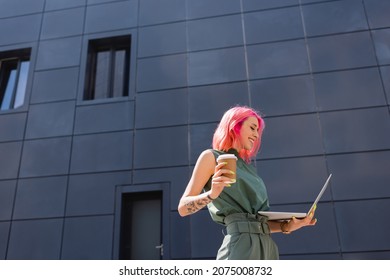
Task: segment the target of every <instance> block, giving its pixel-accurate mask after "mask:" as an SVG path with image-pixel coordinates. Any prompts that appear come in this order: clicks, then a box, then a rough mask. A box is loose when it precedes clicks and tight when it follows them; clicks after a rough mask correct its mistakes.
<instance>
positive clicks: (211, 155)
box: [199, 149, 226, 161]
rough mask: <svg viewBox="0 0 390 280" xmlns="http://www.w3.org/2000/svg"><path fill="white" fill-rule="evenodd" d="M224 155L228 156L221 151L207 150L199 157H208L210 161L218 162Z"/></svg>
mask: <svg viewBox="0 0 390 280" xmlns="http://www.w3.org/2000/svg"><path fill="white" fill-rule="evenodd" d="M223 154H226V152H224V151H219V150H215V149H207V150H204V151H203V152H202V153H201V154H200V156H199V157H202V158H203V157H206V158H208V159H213V160H214V161H216V160H217V157H218V156H220V155H223Z"/></svg>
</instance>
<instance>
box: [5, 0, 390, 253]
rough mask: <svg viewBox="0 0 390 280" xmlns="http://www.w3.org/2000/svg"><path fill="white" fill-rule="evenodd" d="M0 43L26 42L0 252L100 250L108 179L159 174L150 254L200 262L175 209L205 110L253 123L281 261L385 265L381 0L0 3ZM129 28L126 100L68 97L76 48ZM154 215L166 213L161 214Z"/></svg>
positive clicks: (107, 219)
mask: <svg viewBox="0 0 390 280" xmlns="http://www.w3.org/2000/svg"><path fill="white" fill-rule="evenodd" d="M1 6H2V7H1V9H0V51H6V50H10V49H18V48H24V47H31V48H32V57H31V59H32V60H31V62H32V64H31V69H30V70H31V71H30V78H29V83H28V86H27V95H26V100H25V105H24V106H23V107H22V108H19V109H16V110H11V111H2V112H0V131H1V133H0V159H1V160H0V258H1V259H111V258H115V254H114V252H116V251H117V250H118V248H116V246H117V242H115V236H116V235H117V232H116V230H117V228H118V227H117V226H116V225H115V221H116V219H117V217H118V211H117V209H118V201H117V200H115V197H116V194H115V192H116V188H117V187H116V186H118V185H126V186H130V188H131V186H134V187H135V188H137V189H140V186H141V187H142V186H143V185H148V184H154V183H159V182H164V183H168V185H169V190H170V191H169V194H168V197H169V199H166V200H165V202H164V203H165V208H168V209H170V210H169V215H168V217H169V219H168V220H169V221H168V222H165V224H164V227H165V228H166V229H167V230H166V231H165V235H166V236H164V238H165V239H168V240H169V248H167V250H166V252H168V253H167V254H168V255H166V256H165V257H166V258H170V259H183V258H186V259H187V258H195V259H196V258H210V259H212V258H214V257H215V254H216V250H217V248H218V247H219V244H220V242H221V240H222V238H223V235H222V233H221V228H220V227H219V226H217V225H215V224H213V223H212V222H211V221H210V218H209V214H208V213H207V211H201V212H200V213H198V214H196V215H193V216H191V217H187V218H180V217H179V215H178V214H177V210H176V207H177V203H178V200H179V198H180V196H181V194H182V192H183V190H184V188H185V186H186V183H187V181H188V178H189V175H190V172H191V170H192V167H193V165H194V164H195V161H196V158H197V156H198V154H199V153H200V152H201V151H202V150H203V149H206V148H209V147H210V141H211V137H212V133H213V130H214V129H215V126H216V124H217V122H218V120H219V119H220V117H221V115H222V113H223V112H224V111H225V110H226V109H228V108H229V107H231V106H233V105H235V104H241V105H250V106H253V107H255V108H256V109H258V110H260V111H261V112H262V113H263V115H264V116H265V119H266V126H267V127H266V130H265V132H264V136H263V146H262V150H261V152H260V154H259V155H258V158H257V161H256V166H257V168H258V171H259V174H260V175H261V176H262V177H263V179H264V181H265V182H266V185H267V187H268V192H269V196H270V200H271V204H272V205H271V206H272V209H273V210H294V211H295V210H302V211H305V210H306V209H307V208H308V206H309V204H310V201H312V200H313V199H314V197H315V195H316V193H317V191H318V189H319V188H320V186H321V185H322V183H323V181H324V180H325V178H326V177H327V175H328V174H329V173H333V179H332V184H331V187H330V189H329V190H328V191H327V192H326V193H325V195H324V198H323V200H322V202H321V203H320V204H319V207H318V211H317V214H318V220H319V223H318V225H317V226H316V227H315V228H307V229H304V230H302V231H300V232H296V233H293V234H292V235H289V236H285V235H281V234H275V235H274V238H275V240H276V241H277V243H278V244H279V247H280V252H281V258H283V259H390V238H389V236H390V223H388V222H386V221H387V220H388V213H389V212H390V188H389V186H390V172H389V167H390V117H389V100H390V17H389V16H388V15H389V13H390V1H387V0H364V1H363V0H343V1H320V0H300V1H298V0H280V1H263V0H242V1H239V0H213V1H210V0H186V1H184V0H163V1H160V0H140V1H137V0H129V1H118V0H116V1H115V0H88V1H87V0H67V1H63V0H34V1H30V0H20V1H14V0H3V1H1ZM122 34H131V35H132V64H131V78H130V79H131V86H130V95H129V97H124V98H119V99H118V98H117V99H113V100H100V101H82V91H83V87H84V73H85V66H86V52H87V46H88V40H90V39H95V38H100V37H111V36H116V35H122ZM165 221H166V220H165Z"/></svg>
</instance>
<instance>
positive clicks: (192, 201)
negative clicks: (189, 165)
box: [178, 150, 231, 217]
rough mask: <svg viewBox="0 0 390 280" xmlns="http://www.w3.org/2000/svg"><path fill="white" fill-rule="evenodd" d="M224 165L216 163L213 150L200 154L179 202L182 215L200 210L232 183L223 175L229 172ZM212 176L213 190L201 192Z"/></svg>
mask: <svg viewBox="0 0 390 280" xmlns="http://www.w3.org/2000/svg"><path fill="white" fill-rule="evenodd" d="M223 166H224V164H223V163H222V164H218V165H217V164H216V162H215V157H214V154H213V152H212V151H211V150H206V151H204V152H202V153H201V154H200V156H199V158H198V160H197V162H196V164H195V168H194V171H193V173H192V176H191V179H190V181H189V182H188V185H187V187H186V189H185V191H184V193H183V196H182V197H181V199H180V202H179V206H178V211H179V214H180V216H182V217H183V216H187V215H190V214H193V213H195V212H197V211H199V210H200V209H202V208H203V207H205V206H206V205H207V204H209V203H210V202H211V201H212V200H214V199H216V198H217V197H218V196H219V195H220V193H221V192H222V190H223V188H224V187H225V186H226V185H229V183H231V182H230V179H229V178H228V177H225V176H223V174H224V173H226V172H229V171H228V170H226V169H222V167H223ZM211 176H213V178H212V183H211V190H209V191H208V192H205V193H201V192H202V189H203V187H204V186H205V185H206V183H207V181H208V180H209V179H210V177H211Z"/></svg>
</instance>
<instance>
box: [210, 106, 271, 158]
mask: <svg viewBox="0 0 390 280" xmlns="http://www.w3.org/2000/svg"><path fill="white" fill-rule="evenodd" d="M249 117H256V118H257V120H258V122H259V127H258V132H259V137H258V138H257V139H256V141H255V143H254V145H253V148H252V149H251V150H250V151H248V150H245V149H242V150H241V151H238V153H239V155H240V157H241V158H242V159H244V160H245V161H246V162H249V161H250V160H251V159H252V158H254V157H255V156H256V154H257V152H258V151H259V149H260V144H261V135H262V133H263V130H264V127H265V123H264V120H263V119H262V118H261V117H260V115H259V114H258V113H257V112H256V111H255V110H253V109H251V108H249V107H245V106H237V107H233V108H231V109H229V110H227V111H226V112H225V114H224V115H223V117H222V119H221V121H220V123H219V125H218V127H217V129H216V130H215V132H214V137H213V149H216V150H219V151H224V152H227V151H228V150H229V149H231V148H233V147H237V146H238V147H240V146H241V142H240V132H241V127H242V124H243V122H244V121H245V120H246V119H247V118H249Z"/></svg>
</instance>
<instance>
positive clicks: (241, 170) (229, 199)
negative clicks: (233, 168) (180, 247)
mask: <svg viewBox="0 0 390 280" xmlns="http://www.w3.org/2000/svg"><path fill="white" fill-rule="evenodd" d="M211 151H212V152H213V154H214V156H215V159H216V158H217V157H218V156H219V155H222V154H227V153H229V154H235V155H236V157H237V158H238V160H237V172H236V177H237V178H236V183H233V184H231V187H225V188H224V190H223V191H222V192H221V194H220V195H219V197H217V198H216V199H215V200H213V202H211V203H209V204H208V205H207V207H208V210H209V212H210V215H211V218H212V219H213V221H214V222H217V223H219V224H224V218H225V217H227V216H229V215H230V214H234V213H249V214H257V212H258V211H267V210H269V202H268V195H267V190H266V188H265V185H264V182H263V180H262V179H261V178H260V177H259V176H258V175H257V172H256V169H255V168H254V167H253V166H252V165H250V164H247V163H246V162H245V161H244V160H243V159H242V158H240V156H239V155H238V152H237V151H236V150H235V149H230V150H229V151H228V152H222V151H218V150H211ZM211 180H212V177H210V179H209V180H208V182H207V183H206V185H205V186H204V190H205V191H209V190H210V189H211Z"/></svg>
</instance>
